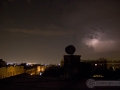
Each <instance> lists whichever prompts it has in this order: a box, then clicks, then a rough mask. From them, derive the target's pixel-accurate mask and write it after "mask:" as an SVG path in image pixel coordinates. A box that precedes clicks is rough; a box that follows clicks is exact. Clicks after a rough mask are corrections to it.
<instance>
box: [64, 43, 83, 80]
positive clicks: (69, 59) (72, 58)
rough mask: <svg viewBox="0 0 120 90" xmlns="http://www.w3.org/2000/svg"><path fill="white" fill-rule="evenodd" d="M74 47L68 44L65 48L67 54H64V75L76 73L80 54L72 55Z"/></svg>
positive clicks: (70, 75) (69, 75) (68, 75)
mask: <svg viewBox="0 0 120 90" xmlns="http://www.w3.org/2000/svg"><path fill="white" fill-rule="evenodd" d="M75 50H76V49H75V47H74V46H73V45H69V46H67V47H66V48H65V52H66V53H67V54H68V55H64V77H66V78H70V77H73V76H75V75H76V74H78V72H79V65H80V57H81V55H73V54H74V52H75Z"/></svg>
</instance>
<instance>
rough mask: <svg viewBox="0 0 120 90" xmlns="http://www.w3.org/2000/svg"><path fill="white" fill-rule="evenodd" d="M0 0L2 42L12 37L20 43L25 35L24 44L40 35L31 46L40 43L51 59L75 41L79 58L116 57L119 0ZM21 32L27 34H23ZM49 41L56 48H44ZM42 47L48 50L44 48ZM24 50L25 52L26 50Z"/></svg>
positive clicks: (118, 37)
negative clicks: (80, 55)
mask: <svg viewBox="0 0 120 90" xmlns="http://www.w3.org/2000/svg"><path fill="white" fill-rule="evenodd" d="M8 1H9V2H8ZM1 2H2V4H1V6H0V7H1V14H0V30H1V32H2V33H0V36H1V38H0V40H1V41H2V43H5V42H6V43H7V42H9V40H10V39H11V43H10V44H13V46H14V47H16V46H15V44H16V43H15V41H17V40H19V41H21V43H22V41H24V38H26V41H28V42H26V41H25V42H24V45H25V46H26V47H27V44H28V43H36V42H38V40H39V39H40V40H41V41H40V42H39V43H37V44H34V45H35V46H33V49H35V50H36V47H37V45H41V44H42V45H43V46H44V47H42V48H40V49H41V52H43V53H45V52H48V53H50V55H51V56H50V55H48V54H47V55H48V56H50V57H51V59H53V58H54V57H55V59H57V60H58V59H59V60H60V57H61V56H62V55H63V53H64V48H65V46H67V45H68V44H73V45H75V46H76V48H77V51H76V54H82V58H91V59H92V58H97V57H101V56H103V57H104V56H105V57H110V56H115V57H119V53H118V52H119V51H120V49H119V45H120V41H119V39H120V35H119V34H120V1H119V0H5V1H4V0H2V1H1ZM12 34H14V35H15V36H12ZM24 34H26V35H28V37H24ZM19 35H21V36H19ZM51 36H54V37H51ZM13 37H14V38H13ZM31 37H32V38H31ZM68 37H69V38H68ZM7 38H8V40H7ZM33 38H34V40H33ZM53 43H55V44H53ZM32 45H33V44H32ZM49 45H51V47H58V49H57V48H56V49H53V48H52V49H51V48H47V47H49ZM18 46H19V45H18ZM1 47H3V48H1V49H2V50H3V51H4V52H5V51H7V50H4V48H5V47H4V45H3V46H1ZM9 48H10V47H9ZM43 48H44V49H45V50H48V51H44V50H43ZM46 48H47V49H46ZM21 49H22V47H21ZM24 49H25V48H24ZM29 49H31V48H29ZM52 50H53V52H54V54H53V53H51V52H50V51H52ZM55 50H56V51H55ZM23 51H24V50H23ZM25 52H26V53H27V50H26V51H25ZM57 52H59V54H57ZM37 53H40V52H38V51H36V55H37ZM3 55H4V54H3ZM41 55H42V54H41ZM28 56H29V55H28ZM43 56H45V55H43ZM43 56H41V57H42V58H44V60H45V61H46V62H47V59H49V58H48V57H43ZM1 57H2V56H1ZM4 57H5V56H4ZM24 57H25V56H24ZM58 57H59V58H58ZM16 58H17V57H16ZM25 58H27V57H25ZM31 58H33V57H32V56H31ZM61 58H62V57H61ZM37 59H39V58H37ZM59 60H58V61H56V62H59ZM53 61H55V60H53Z"/></svg>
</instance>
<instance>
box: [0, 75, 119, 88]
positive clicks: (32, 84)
mask: <svg viewBox="0 0 120 90" xmlns="http://www.w3.org/2000/svg"><path fill="white" fill-rule="evenodd" d="M87 80H88V79H81V80H78V81H71V80H62V79H60V78H52V77H41V76H39V75H38V76H37V75H35V76H34V75H33V76H30V75H27V74H22V75H18V76H14V77H10V78H6V79H2V80H0V90H113V89H114V90H120V86H118V87H94V88H92V89H91V88H88V87H87V85H86V81H87Z"/></svg>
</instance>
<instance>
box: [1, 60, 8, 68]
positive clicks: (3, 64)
mask: <svg viewBox="0 0 120 90" xmlns="http://www.w3.org/2000/svg"><path fill="white" fill-rule="evenodd" d="M6 65H7V63H6V62H5V61H3V59H0V67H5V66H6Z"/></svg>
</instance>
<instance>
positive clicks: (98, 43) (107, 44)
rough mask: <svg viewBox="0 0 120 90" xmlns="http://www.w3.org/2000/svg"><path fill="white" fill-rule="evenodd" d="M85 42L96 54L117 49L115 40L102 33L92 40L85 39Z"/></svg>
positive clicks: (98, 33)
mask: <svg viewBox="0 0 120 90" xmlns="http://www.w3.org/2000/svg"><path fill="white" fill-rule="evenodd" d="M95 37H96V38H95ZM83 42H84V44H85V45H87V46H88V47H93V48H94V51H95V52H105V51H112V50H115V47H116V41H115V40H112V39H110V38H107V35H106V34H102V33H100V32H96V33H94V35H93V36H92V38H83Z"/></svg>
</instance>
